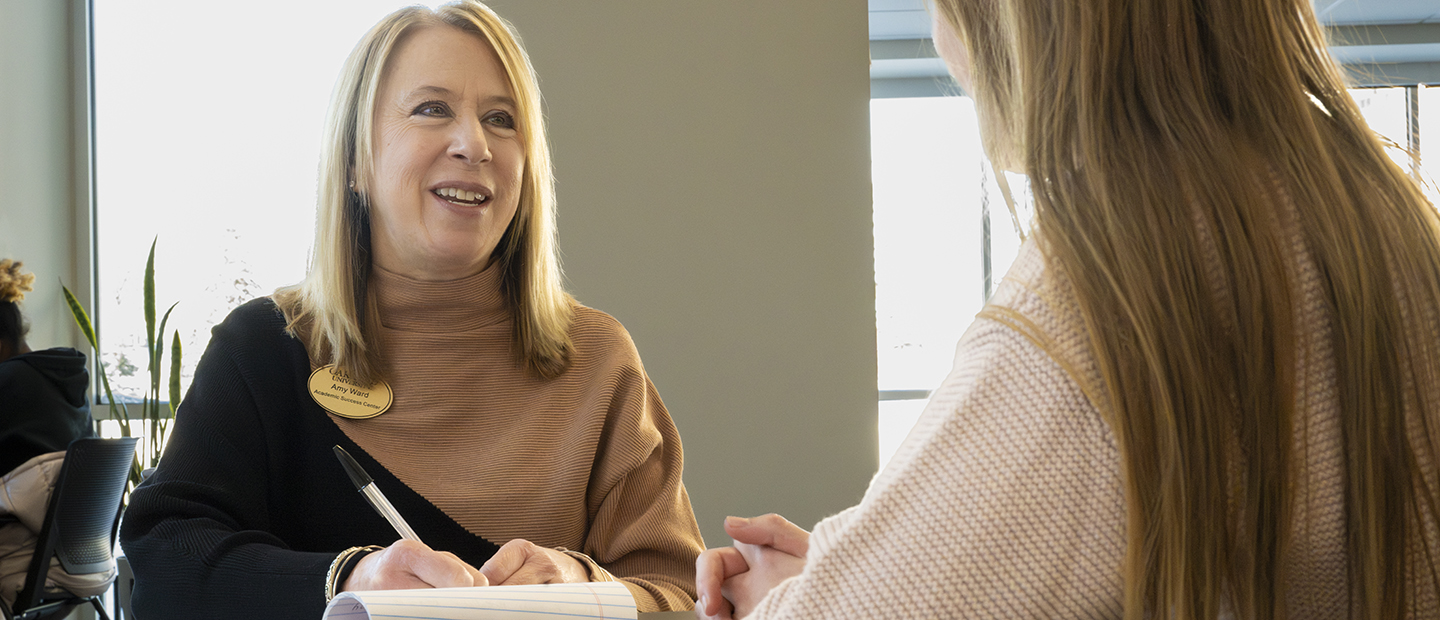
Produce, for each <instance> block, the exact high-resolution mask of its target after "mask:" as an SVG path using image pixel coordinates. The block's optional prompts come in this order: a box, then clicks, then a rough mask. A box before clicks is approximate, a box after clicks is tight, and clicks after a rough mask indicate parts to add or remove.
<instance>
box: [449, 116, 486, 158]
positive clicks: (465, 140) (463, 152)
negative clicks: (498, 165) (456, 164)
mask: <svg viewBox="0 0 1440 620" xmlns="http://www.w3.org/2000/svg"><path fill="white" fill-rule="evenodd" d="M449 154H450V156H451V157H454V158H456V159H459V160H463V161H464V162H465V163H467V164H479V163H484V162H488V161H490V140H489V136H487V135H486V134H485V127H484V126H483V123H481V121H480V120H479V119H469V120H465V121H461V122H459V123H456V124H455V132H454V135H453V136H452V137H451V141H450V151H449Z"/></svg>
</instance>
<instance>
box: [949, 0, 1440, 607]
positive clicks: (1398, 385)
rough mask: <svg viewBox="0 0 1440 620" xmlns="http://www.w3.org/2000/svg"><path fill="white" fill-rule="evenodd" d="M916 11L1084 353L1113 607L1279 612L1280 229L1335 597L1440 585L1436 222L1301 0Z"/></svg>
mask: <svg viewBox="0 0 1440 620" xmlns="http://www.w3.org/2000/svg"><path fill="white" fill-rule="evenodd" d="M936 4H937V8H938V10H939V17H940V18H942V19H946V20H948V22H947V23H948V24H949V25H951V26H952V27H953V28H954V29H955V32H956V33H957V34H958V36H959V38H960V40H961V43H962V45H963V46H964V49H966V51H968V53H969V54H970V57H971V61H972V72H971V74H972V77H973V80H974V84H973V91H974V93H975V96H976V98H977V106H978V107H980V108H981V110H982V111H985V112H988V114H984V115H982V118H984V119H985V122H986V123H988V124H990V125H991V126H990V127H988V128H987V130H989V131H993V132H998V133H1000V134H1002V135H1005V136H1008V138H1009V139H1008V141H1007V145H1008V146H1006V147H1005V148H1009V149H1011V150H1012V151H1013V156H1014V158H1015V159H1017V160H1018V161H1017V162H1016V163H1018V164H1020V165H1022V166H1023V167H1024V169H1025V171H1026V172H1027V173H1028V174H1029V175H1030V179H1031V184H1032V188H1033V193H1034V196H1035V200H1036V230H1038V231H1039V234H1040V239H1041V240H1042V248H1043V251H1044V253H1045V255H1046V258H1047V260H1048V261H1049V262H1050V264H1051V265H1052V266H1053V267H1054V268H1055V269H1056V270H1057V271H1058V272H1061V273H1064V274H1066V275H1067V276H1068V277H1069V278H1070V279H1071V281H1072V282H1073V285H1074V288H1075V291H1076V295H1077V297H1078V301H1079V304H1080V307H1081V309H1082V315H1083V316H1084V319H1085V322H1086V326H1087V328H1088V329H1089V333H1090V337H1091V340H1092V345H1093V349H1094V351H1095V353H1096V356H1097V359H1098V361H1099V365H1100V367H1101V371H1102V376H1103V378H1104V381H1105V386H1103V387H1104V389H1105V390H1106V391H1107V394H1108V396H1109V404H1108V405H1107V406H1106V409H1107V410H1106V411H1104V412H1103V413H1104V414H1105V415H1106V416H1107V418H1108V420H1109V422H1110V424H1111V427H1112V429H1113V430H1114V433H1115V436H1116V437H1117V439H1118V442H1119V446H1120V449H1121V454H1122V459H1123V471H1124V474H1125V485H1126V486H1125V492H1126V502H1127V506H1128V512H1127V514H1128V517H1127V519H1128V524H1127V527H1128V529H1127V531H1128V532H1129V533H1128V542H1127V550H1126V555H1125V564H1124V566H1123V568H1122V571H1123V576H1124V604H1125V616H1126V617H1127V618H1131V619H1138V618H1148V617H1156V618H1185V619H1189V618H1206V619H1213V618H1215V617H1216V616H1217V615H1218V614H1219V613H1220V612H1221V610H1223V609H1230V610H1233V611H1234V612H1235V613H1236V614H1237V616H1238V617H1241V618H1277V617H1286V615H1287V612H1286V609H1285V595H1284V593H1285V591H1286V586H1287V581H1286V579H1287V575H1286V574H1285V571H1284V570H1283V568H1284V560H1285V558H1286V557H1287V554H1288V553H1290V552H1291V550H1292V549H1291V547H1290V544H1291V542H1292V532H1290V531H1289V523H1290V519H1291V517H1292V507H1293V505H1294V502H1295V493H1294V488H1295V486H1296V484H1297V483H1296V480H1297V477H1298V476H1299V474H1300V473H1301V471H1300V468H1301V467H1302V464H1300V463H1298V462H1297V461H1296V459H1295V452H1296V450H1295V449H1294V447H1293V445H1292V442H1293V441H1294V436H1295V435H1294V432H1295V429H1296V428H1297V424H1301V423H1303V421H1301V420H1297V419H1296V411H1297V407H1298V406H1299V405H1298V404H1297V402H1296V398H1297V394H1296V393H1295V392H1296V391H1295V386H1296V382H1297V378H1296V377H1294V376H1292V375H1293V370H1294V369H1295V368H1296V367H1297V361H1296V351H1297V334H1296V332H1297V327H1298V326H1296V325H1294V324H1293V323H1294V320H1293V317H1294V316H1295V315H1294V312H1295V304H1296V303H1298V301H1297V300H1295V299H1292V296H1291V291H1293V290H1297V289H1298V283H1296V282H1294V281H1293V280H1294V278H1293V274H1289V273H1287V271H1286V264H1287V262H1286V261H1287V260H1290V258H1291V257H1289V256H1287V255H1288V253H1289V252H1290V251H1291V247H1292V245H1291V243H1290V237H1289V235H1292V234H1295V232H1294V230H1293V228H1297V227H1298V229H1299V233H1298V234H1299V235H1300V236H1301V238H1302V239H1303V243H1304V245H1305V246H1306V247H1307V248H1308V251H1309V252H1310V253H1311V255H1312V256H1311V258H1312V260H1313V261H1314V264H1315V265H1316V267H1317V268H1318V271H1319V274H1320V280H1321V282H1320V286H1321V288H1322V290H1323V297H1324V298H1325V300H1326V305H1327V308H1326V311H1327V313H1328V315H1329V317H1330V320H1331V325H1332V328H1333V329H1332V332H1331V333H1330V338H1331V343H1332V345H1333V351H1334V356H1335V363H1336V371H1337V377H1338V386H1336V387H1337V394H1338V397H1337V398H1338V402H1339V406H1340V420H1341V422H1340V425H1341V429H1340V434H1341V443H1342V450H1343V454H1344V471H1345V476H1346V480H1345V482H1344V489H1345V497H1344V510H1345V517H1346V523H1347V528H1348V531H1347V537H1346V549H1345V551H1346V552H1347V553H1348V558H1349V567H1348V570H1349V578H1350V583H1351V591H1350V592H1349V593H1348V594H1349V597H1350V600H1351V605H1352V607H1351V609H1350V610H1349V611H1350V613H1351V615H1352V616H1355V617H1365V618H1399V617H1401V616H1402V615H1403V614H1404V613H1405V612H1406V611H1407V606H1409V605H1412V604H1414V603H1416V602H1417V599H1418V598H1422V597H1423V596H1426V595H1425V594H1421V593H1422V592H1430V593H1433V592H1435V591H1436V590H1437V589H1440V577H1437V575H1436V562H1437V561H1440V555H1437V553H1440V549H1437V548H1436V547H1437V540H1436V530H1435V528H1436V519H1437V517H1440V501H1437V489H1436V472H1435V467H1436V463H1437V460H1436V457H1437V452H1440V450H1437V447H1440V437H1437V430H1440V429H1437V428H1436V426H1437V422H1440V343H1437V342H1436V341H1435V340H1434V334H1436V333H1437V325H1440V315H1437V313H1440V310H1437V309H1440V218H1437V213H1436V211H1435V209H1434V207H1433V206H1432V205H1430V204H1429V203H1428V202H1427V201H1426V199H1425V198H1424V196H1423V194H1422V193H1421V190H1420V188H1419V187H1418V185H1417V184H1416V183H1415V182H1414V181H1413V180H1412V179H1410V178H1409V177H1407V176H1406V175H1405V173H1404V172H1403V171H1401V170H1400V169H1399V168H1398V167H1397V166H1396V165H1395V164H1393V163H1392V162H1391V160H1390V159H1389V158H1388V157H1387V156H1386V154H1385V153H1384V152H1383V150H1382V145H1381V143H1380V142H1379V141H1378V140H1377V138H1376V137H1375V135H1374V134H1373V133H1372V132H1371V131H1370V130H1369V128H1368V127H1367V126H1366V124H1365V122H1364V121H1363V119H1362V117H1361V115H1360V113H1359V110H1358V109H1357V107H1356V105H1355V103H1354V101H1353V100H1352V99H1351V98H1350V96H1349V94H1348V93H1347V91H1346V89H1345V84H1344V82H1343V80H1342V79H1341V77H1340V74H1339V71H1338V69H1337V67H1336V66H1335V64H1334V63H1333V61H1332V60H1331V59H1330V58H1329V56H1328V54H1327V52H1326V51H1325V40H1324V37H1323V34H1322V31H1321V30H1320V28H1319V26H1318V25H1317V23H1316V21H1315V17H1314V14H1313V12H1312V9H1311V7H1310V2H1309V0H1206V1H1205V2H1196V1H1194V0H1142V1H1134V0H1085V1H1082V2H1067V1H1058V2H1057V1H1054V0H936ZM990 148H992V149H994V148H995V147H993V146H992V147H990ZM999 155H1001V156H1008V155H1011V153H999ZM1277 193H1278V194H1279V195H1284V196H1288V197H1289V199H1290V202H1292V203H1293V204H1294V205H1295V211H1296V213H1295V214H1294V217H1289V218H1287V216H1286V214H1285V213H1282V210H1283V209H1282V207H1281V206H1280V204H1279V203H1280V202H1282V201H1281V200H1277ZM1287 219H1288V221H1290V222H1292V223H1290V224H1289V225H1286V224H1284V223H1283V222H1284V221H1286V220H1287ZM1205 231H1210V232H1209V234H1208V236H1207V233H1206V232H1205ZM1217 262H1218V266H1219V267H1220V274H1221V275H1220V279H1221V282H1219V283H1218V285H1219V286H1218V287H1217V286H1215V284H1216V283H1214V282H1213V280H1214V277H1213V275H1210V274H1207V269H1206V267H1207V265H1215V264H1216V263H1217ZM1217 289H1218V290H1221V291H1223V293H1221V294H1219V295H1217V294H1215V292H1216V290H1217ZM1117 319H1118V320H1117Z"/></svg>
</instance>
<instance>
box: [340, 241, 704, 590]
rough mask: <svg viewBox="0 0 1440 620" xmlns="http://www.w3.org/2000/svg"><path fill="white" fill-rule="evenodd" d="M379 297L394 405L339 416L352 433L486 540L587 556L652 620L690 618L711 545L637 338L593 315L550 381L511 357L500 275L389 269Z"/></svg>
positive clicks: (583, 313)
mask: <svg viewBox="0 0 1440 620" xmlns="http://www.w3.org/2000/svg"><path fill="white" fill-rule="evenodd" d="M371 285H372V286H373V287H374V289H375V291H376V292H377V297H378V301H379V311H380V323H381V326H382V329H381V331H380V334H379V336H380V338H379V343H378V345H379V346H380V349H381V351H382V353H383V358H384V367H383V373H384V376H385V378H386V380H387V382H388V383H389V384H390V387H391V389H392V390H393V392H394V403H393V404H392V405H391V407H390V409H389V410H388V411H386V412H385V413H384V414H382V415H380V416H378V417H375V418H371V419H367V420H351V419H346V418H342V417H339V416H335V415H333V414H331V418H332V419H333V420H334V421H335V423H336V424H337V425H338V426H339V427H340V429H341V430H342V431H344V433H345V434H346V435H347V436H349V437H350V439H351V440H353V441H354V442H355V443H356V444H358V445H359V446H360V447H361V448H364V450H365V451H366V452H368V453H369V454H370V455H371V456H373V457H374V458H375V459H376V460H377V461H379V462H380V463H381V464H383V465H384V466H385V467H386V468H387V469H389V470H390V472H391V473H393V474H394V475H395V476H396V477H397V478H399V479H400V480H401V481H403V482H404V483H405V484H407V485H409V486H410V488H412V489H414V490H415V491H416V492H418V493H420V494H421V495H422V496H424V497H425V498H427V499H429V500H430V501H431V502H432V503H433V504H435V506H436V507H438V508H439V509H441V510H442V511H444V512H445V513H446V514H447V515H449V516H450V517H451V518H452V519H454V520H455V522H456V523H459V524H460V525H461V526H463V527H465V528H466V529H467V530H469V531H470V532H471V533H473V534H475V535H477V536H481V537H483V538H485V539H486V540H489V541H491V542H493V543H495V544H497V545H503V544H504V543H506V542H508V541H510V540H512V539H515V538H523V539H525V540H529V541H530V542H533V543H535V544H537V545H541V546H544V547H551V548H563V549H567V550H571V551H572V552H580V553H583V554H584V557H583V558H581V559H582V562H583V563H585V564H586V565H587V569H588V570H589V571H590V576H591V578H592V579H594V580H597V581H603V580H611V579H619V580H620V581H622V582H624V583H625V585H626V586H628V587H629V589H630V591H631V593H632V594H634V596H635V600H636V603H637V604H638V605H639V608H640V610H641V611H655V610H665V609H690V608H691V607H692V606H693V604H694V596H695V595H694V592H695V589H694V586H695V583H694V582H695V557H696V556H697V555H698V554H699V553H700V551H702V550H703V549H704V543H703V541H702V540H701V538H700V531H699V528H698V527H697V526H696V523H695V516H694V513H693V511H692V509H691V507H690V499H689V497H688V496H687V495H686V493H685V486H684V484H683V483H682V482H681V469H682V460H683V459H682V454H681V448H680V435H679V433H678V432H677V431H676V429H675V424H674V423H673V422H672V421H671V420H670V415H669V414H668V413H667V412H666V410H665V405H664V404H663V403H661V402H660V395H659V393H658V392H657V391H656V389H655V386H654V385H653V384H652V383H651V382H650V380H649V378H648V377H647V376H646V375H645V369H644V367H643V366H642V365H641V363H640V356H639V354H638V353H637V352H636V350H635V344H634V343H633V342H632V341H631V340H630V335H629V334H628V333H626V331H625V328H624V327H621V325H620V323H618V322H617V321H616V320H615V319H614V318H612V317H610V316H609V315H607V314H605V313H603V312H600V311H598V310H594V309H591V308H587V307H584V306H578V305H577V306H576V308H575V318H574V322H573V324H572V325H571V328H570V336H571V338H572V340H573V342H574V349H573V351H572V353H571V357H570V367H569V368H568V369H567V370H566V371H565V372H564V373H563V374H561V375H560V376H559V377H556V378H554V379H549V380H542V379H538V378H536V377H535V376H534V375H533V374H531V373H529V372H527V371H526V370H525V369H524V368H522V367H521V366H520V365H519V364H518V363H517V362H516V358H515V357H514V356H513V354H512V353H511V342H512V340H511V338H512V336H511V319H510V315H509V311H508V310H507V309H506V307H505V303H504V300H503V298H502V295H501V291H500V270H499V269H498V268H497V267H495V266H494V265H492V266H491V268H489V269H487V270H485V271H484V272H481V273H479V274H476V275H474V276H470V277H467V278H463V279H460V280H455V281H448V282H424V281H419V280H414V279H411V278H408V277H405V276H402V275H399V274H397V273H393V272H389V271H385V270H384V269H380V268H379V267H376V268H375V271H374V274H373V276H372V280H371ZM585 560H590V561H585Z"/></svg>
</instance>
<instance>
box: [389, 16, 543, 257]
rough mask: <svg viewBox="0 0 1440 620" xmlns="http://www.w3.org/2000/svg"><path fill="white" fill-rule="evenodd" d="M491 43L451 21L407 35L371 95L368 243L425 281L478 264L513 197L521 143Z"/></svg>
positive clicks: (513, 205)
mask: <svg viewBox="0 0 1440 620" xmlns="http://www.w3.org/2000/svg"><path fill="white" fill-rule="evenodd" d="M516 112H517V109H516V105H515V97H514V94H513V93H511V92H510V84H509V80H508V79H506V74H505V70H504V69H503V68H502V67H501V65H500V59H499V58H498V57H497V56H496V55H495V52H494V50H492V49H491V48H490V46H489V44H487V43H485V42H484V41H483V40H481V39H480V38H479V37H478V36H476V35H473V34H469V33H466V32H463V31H461V30H459V29H457V28H453V27H450V26H443V25H440V26H428V27H424V28H421V29H418V30H414V31H412V32H410V33H408V34H407V35H406V36H405V37H404V38H403V39H402V40H401V41H400V43H399V46H398V47H397V49H396V50H395V51H394V52H392V54H391V56H390V60H389V64H388V66H387V67H386V68H385V72H384V74H383V75H382V76H381V79H380V87H379V91H378V92H377V94H376V100H375V136H374V140H375V144H374V149H375V161H374V176H373V177H372V178H371V179H370V183H369V185H368V187H367V190H368V192H369V196H370V207H371V208H370V218H371V231H370V239H371V248H372V250H373V252H374V260H375V263H376V264H377V265H379V266H380V267H383V268H385V269H387V270H390V271H395V272H398V273H401V274H404V275H407V276H410V277H414V278H417V279H422V280H450V279H455V278H460V277H464V276H468V275H473V274H475V273H479V272H480V271H483V270H484V269H485V267H486V266H487V265H489V263H490V258H491V254H493V253H494V251H495V246H496V245H497V244H498V243H499V242H500V237H501V235H503V234H504V233H505V229H506V227H508V226H509V225H510V220H512V219H514V217H515V211H516V209H517V206H518V205H519V203H520V178H521V173H522V171H523V169H524V165H525V147H524V144H523V143H522V142H521V139H520V136H519V134H518V132H517V131H516V122H515V116H516Z"/></svg>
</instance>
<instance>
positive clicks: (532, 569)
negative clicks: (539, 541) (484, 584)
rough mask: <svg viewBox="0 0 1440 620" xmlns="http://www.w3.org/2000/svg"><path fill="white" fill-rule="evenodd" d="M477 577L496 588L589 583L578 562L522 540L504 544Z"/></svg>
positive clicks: (582, 565)
mask: <svg viewBox="0 0 1440 620" xmlns="http://www.w3.org/2000/svg"><path fill="white" fill-rule="evenodd" d="M480 573H481V574H483V575H485V577H486V578H487V579H489V580H490V583H491V584H493V585H497V586H523V585H529V584H535V583H585V582H587V581H590V574H589V572H588V571H586V570H585V565H584V564H581V563H580V560H577V559H575V558H572V557H570V556H568V555H566V554H564V553H561V552H559V551H556V550H554V549H549V548H546V547H541V546H539V545H536V544H535V543H532V542H530V541H528V540H525V539H522V538H516V539H515V540H512V541H510V542H508V543H505V546H503V547H501V548H500V550H499V551H497V552H495V555H493V556H491V557H490V561H488V562H486V563H485V565H484V566H481V567H480Z"/></svg>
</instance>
